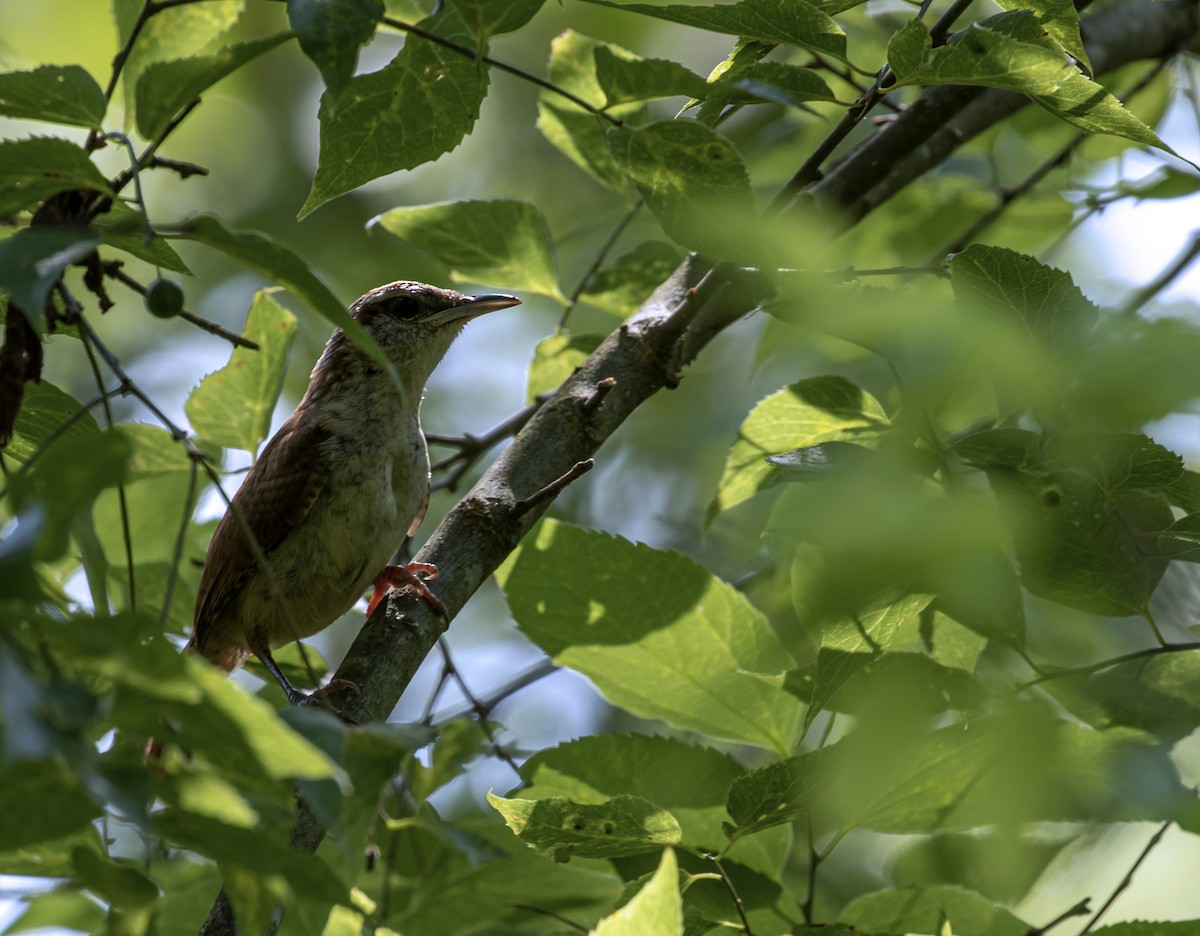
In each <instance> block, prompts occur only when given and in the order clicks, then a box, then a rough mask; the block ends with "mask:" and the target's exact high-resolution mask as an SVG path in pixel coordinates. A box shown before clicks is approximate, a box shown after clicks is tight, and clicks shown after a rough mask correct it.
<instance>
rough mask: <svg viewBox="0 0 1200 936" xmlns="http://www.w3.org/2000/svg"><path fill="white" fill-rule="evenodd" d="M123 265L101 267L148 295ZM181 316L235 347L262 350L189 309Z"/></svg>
mask: <svg viewBox="0 0 1200 936" xmlns="http://www.w3.org/2000/svg"><path fill="white" fill-rule="evenodd" d="M121 266H122V262H121V261H120V260H105V261H103V262H102V263H101V268H102V269H103V270H104V275H105V276H108V277H110V278H112V279H115V280H116V281H117V282H119V283H121V284H123V285H125V286H128V287H129V288H130V289H132V290H133V291H134V292H135V293H137V294H138V295H139V296H144V295H146V287H145V286H143V285H142V284H141V283H139V282H138V281H137V280H135V279H134V278H133V277H132V276H130V275H129V274H128V273H126V272H125V271H124V270H122V269H121ZM179 317H180V318H181V319H183V320H184V321H185V322H188V323H189V324H191V325H195V326H196V327H197V328H199V329H201V330H202V331H206V332H208V333H209V334H210V335H216V336H217V337H218V338H224V339H225V340H226V341H228V342H229V343H230V344H231V345H234V346H235V347H238V348H249V349H250V350H251V351H259V350H261V349H260V348H259V346H258V342H256V341H251V340H250V339H249V338H245V337H243V336H242V335H239V334H236V333H235V332H231V331H229V330H228V329H226V328H222V327H221V326H220V325H218V324H217V323H216V322H210V321H209V320H208V319H204V318H201V317H200V316H198V315H195V314H193V313H191V312H189V311H188V310H187V309H181V310H180V312H179Z"/></svg>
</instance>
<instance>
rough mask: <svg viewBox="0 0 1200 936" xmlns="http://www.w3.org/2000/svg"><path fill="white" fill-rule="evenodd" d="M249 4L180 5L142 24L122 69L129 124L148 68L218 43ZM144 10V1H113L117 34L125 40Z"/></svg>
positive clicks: (230, 0)
mask: <svg viewBox="0 0 1200 936" xmlns="http://www.w3.org/2000/svg"><path fill="white" fill-rule="evenodd" d="M245 7H246V2H245V0H208V2H205V3H186V4H179V5H176V6H173V7H169V8H167V9H163V10H158V11H156V13H155V15H154V16H151V17H149V18H148V19H147V20H146V21H145V22H144V23H143V25H142V28H141V31H140V32H139V33H138V37H137V42H135V43H134V44H133V47H132V49H130V53H129V58H128V59H126V61H125V63H124V67H123V68H122V69H121V78H122V82H123V84H124V86H125V115H126V116H125V120H126V126H127V127H129V126H132V125H133V123H134V117H135V113H136V108H135V103H134V102H135V89H136V88H137V84H138V79H139V78H140V77H141V74H142V72H143V71H145V70H146V67H147V66H148V65H150V64H151V63H153V62H167V61H172V60H175V59H183V58H188V57H189V56H192V55H195V54H196V53H198V52H200V50H201V49H204V48H205V46H207V45H209V43H213V44H215V40H217V39H218V37H220V36H221V35H222V34H223V33H225V32H226V31H227V30H229V29H230V28H232V27H233V25H234V24H235V23H236V22H237V21H238V18H239V17H240V16H241V15H242V11H243V10H244V9H245ZM142 11H143V4H142V2H141V0H113V14H114V18H115V19H116V21H117V34H118V37H119V40H120V42H121V43H124V42H125V41H126V40H127V38H128V36H129V34H130V32H131V31H132V30H133V28H134V24H135V23H137V22H138V19H139V17H140V15H141V13H142Z"/></svg>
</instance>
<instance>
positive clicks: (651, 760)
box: [511, 734, 790, 875]
mask: <svg viewBox="0 0 1200 936" xmlns="http://www.w3.org/2000/svg"><path fill="white" fill-rule="evenodd" d="M744 773H745V770H744V768H742V767H741V766H740V765H739V764H738V763H737V762H736V761H734V760H733V758H731V757H730V756H729V755H728V754H724V753H721V752H720V751H716V750H714V749H713V748H708V747H701V746H699V745H693V744H685V743H683V742H682V741H679V740H677V739H675V738H664V737H652V736H649V735H612V734H602V735H593V736H592V737H585V738H579V739H578V740H576V741H568V742H565V743H563V744H560V745H558V746H557V747H553V748H548V749H546V750H543V751H539V752H538V753H536V754H534V755H533V756H532V757H530V758H529V759H528V760H527V761H525V763H524V764H522V765H521V777H522V778H523V779H524V780H525V781H526V786H523V787H519V788H517V789H515V790H513V791H512V794H511V795H513V796H520V797H521V798H523V799H545V798H547V797H554V796H558V797H565V798H566V799H569V800H572V801H574V802H576V803H602V802H604V801H606V800H608V799H610V798H611V797H613V796H617V795H620V794H622V793H630V794H633V795H635V796H641V797H643V798H645V799H647V800H650V801H651V802H653V803H657V804H658V805H659V806H661V807H662V808H663V809H666V810H668V811H669V812H670V813H671V815H672V816H674V817H675V818H676V819H677V820H678V822H679V826H680V829H681V830H682V839H681V841H682V842H683V844H684V845H685V846H689V847H699V848H704V849H708V850H711V851H714V852H720V851H721V850H722V849H724V848H725V847H726V845H727V844H728V843H727V841H726V839H725V836H724V834H723V832H722V829H721V826H722V823H723V822H724V821H726V819H727V818H728V817H727V814H726V812H725V798H726V796H727V795H728V793H729V786H730V784H732V783H733V782H734V781H735V780H736V779H737V778H738V777H740V776H742V774H744ZM789 840H790V836H789V835H788V834H787V832H786V830H784V829H779V830H775V831H772V832H765V833H763V834H760V835H756V836H753V837H748V838H745V839H742V840H741V841H739V842H737V843H736V844H735V845H734V846H733V847H732V848H731V849H730V851H729V855H728V857H729V858H731V859H732V860H733V861H736V862H738V863H739V864H742V865H745V866H747V867H751V868H754V869H756V870H758V871H760V872H761V873H763V874H767V875H773V874H775V873H776V872H777V870H778V868H779V867H780V864H781V862H782V861H783V860H784V858H785V856H786V853H787V848H788V843H789Z"/></svg>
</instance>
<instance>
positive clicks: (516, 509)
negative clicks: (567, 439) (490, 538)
mask: <svg viewBox="0 0 1200 936" xmlns="http://www.w3.org/2000/svg"><path fill="white" fill-rule="evenodd" d="M595 467H596V459H594V458H585V459H583V460H582V461H577V462H575V464H573V465H572V466H571V467H570V468H568V469H567V470H566V471H564V472H563V473H562V474H561V475H559V476H558V477H557V478H555V479H554V480H553V481H551V482H550V483H549V484H547V485H546V486H545V487H543V488H541V489H539V490H537V491H535V492H534V493H532V494H530V495H529V496H528V497H523V498H521V500H519V501H517V502H516V503H515V504H513V516H514V517H520V516H522V515H523V514H526V513H528V512H529V511H530V510H532V509H533V508H534V507H536V506H537V505H538V504H541V503H543V502H544V501H548V500H550V498H552V497H556V496H557V495H558V493H559V492H560V491H561V490H562V489H563V488H565V487H566V486H567V485H568V484H570V483H571V482H572V481H574V480H575V479H576V478H578V477H580V476H581V475H585V474H587V473H588V472H589V471H591V470H592V469H593V468H595Z"/></svg>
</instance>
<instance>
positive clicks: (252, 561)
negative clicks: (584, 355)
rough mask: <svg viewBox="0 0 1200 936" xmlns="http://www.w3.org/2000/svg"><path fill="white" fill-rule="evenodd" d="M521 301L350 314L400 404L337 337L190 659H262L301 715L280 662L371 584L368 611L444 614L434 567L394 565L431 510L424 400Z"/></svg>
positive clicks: (205, 598) (227, 559) (233, 527)
mask: <svg viewBox="0 0 1200 936" xmlns="http://www.w3.org/2000/svg"><path fill="white" fill-rule="evenodd" d="M520 302H521V300H520V299H517V298H516V297H514V296H505V295H482V296H464V295H462V294H461V293H458V292H455V291H454V290H451V289H439V288H437V287H435V286H428V285H426V284H425V283H411V282H398V283H389V284H388V285H386V286H380V287H379V288H377V289H373V290H371V291H370V292H369V293H367V294H366V295H365V296H363V297H362V298H360V299H358V300H357V301H356V302H355V303H354V304H353V305H351V306H350V314H351V315H353V316H354V318H355V319H357V320H358V322H359V323H360V324H361V325H362V326H363V328H364V329H366V330H367V331H368V332H369V333H370V334H371V336H372V337H373V338H374V339H375V341H376V342H378V344H379V346H380V347H381V348H382V349H383V351H384V353H385V354H386V355H387V357H388V360H390V361H391V362H392V363H393V364H394V365H395V367H396V370H397V371H398V372H399V373H400V378H401V382H402V384H403V386H404V394H403V395H401V394H400V393H399V392H398V391H397V389H396V387H395V385H394V384H393V383H392V381H391V380H390V379H389V377H388V375H387V374H386V373H385V372H384V370H383V369H382V368H381V367H380V366H379V364H378V363H377V362H375V361H374V360H373V359H372V358H370V357H369V356H368V355H367V354H366V352H364V351H363V350H362V349H361V348H359V347H358V345H356V344H354V342H352V341H351V340H349V339H348V338H346V336H345V335H344V334H343V333H342V330H341V329H338V330H337V331H335V332H334V333H333V335H332V336H331V337H330V339H329V342H328V343H327V344H326V345H325V352H324V353H323V354H322V355H321V359H320V360H319V361H317V365H316V367H314V368H313V372H312V376H311V377H310V378H309V384H308V390H307V392H305V394H304V398H303V399H302V400H301V401H300V404H299V405H298V406H297V407H296V410H295V412H293V413H292V415H291V416H289V417H288V420H287V422H285V423H284V424H283V425H282V426H281V427H280V428H279V431H278V432H277V433H275V435H274V436H273V437H272V438H271V440H270V441H269V442H268V443H267V444H266V446H265V447H264V448H263V450H262V454H261V455H259V457H258V461H257V462H255V464H254V467H253V468H251V469H250V472H249V474H247V475H246V478H245V481H244V482H243V483H242V486H241V488H239V489H238V492H237V493H236V494H235V495H234V497H233V500H232V506H231V508H230V510H229V511H227V512H226V514H225V517H224V518H223V519H222V520H221V522H220V524H219V525H218V526H217V530H216V532H215V533H214V534H213V538H212V542H211V544H210V545H209V547H208V556H207V558H206V560H205V563H204V572H203V574H202V575H201V578H200V589H199V592H198V594H197V596H196V614H195V619H194V626H193V630H192V636H191V640H189V641H188V647H189V648H193V649H195V650H196V651H197V652H198V653H200V654H201V655H202V656H204V657H205V658H207V659H208V660H210V661H211V662H213V663H215V664H217V665H218V666H221V667H223V668H224V669H226V670H227V671H232V670H234V669H236V668H237V667H238V666H240V665H241V664H242V663H243V662H245V660H246V658H247V657H248V656H249V655H250V654H251V653H253V654H254V655H255V656H257V657H258V658H259V659H260V660H261V661H262V662H263V664H264V665H265V666H266V667H267V669H268V670H270V671H271V675H272V676H274V677H275V679H276V680H277V681H278V683H279V685H280V686H282V687H283V690H284V692H286V693H287V697H288V701H290V702H291V703H292V704H302V703H304V702H306V701H308V698H309V697H308V696H307V695H306V694H305V693H303V692H301V691H300V690H298V689H296V688H294V687H293V686H292V685H291V683H290V682H288V680H287V677H285V676H284V674H283V673H282V671H280V669H279V666H278V665H277V664H276V663H275V660H274V658H273V657H272V656H271V650H272V649H273V648H275V647H279V646H282V645H283V644H286V643H290V642H291V641H293V640H298V639H300V638H301V637H308V636H310V635H312V634H315V633H317V632H318V631H320V630H322V629H324V628H325V627H328V626H329V625H330V624H331V623H333V621H335V620H336V619H337V618H339V617H340V616H341V615H343V614H345V613H346V612H347V611H348V610H349V609H350V608H351V606H353V604H354V602H355V601H357V600H358V599H359V598H360V597H361V596H362V594H363V593H364V591H365V590H366V587H367V585H369V584H372V583H374V585H375V592H374V594H373V596H372V599H371V605H370V610H374V607H375V605H376V604H377V603H378V602H379V600H380V599H381V598H382V597H383V595H384V594H385V593H386V591H387V589H388V588H389V587H390V586H392V585H409V586H411V587H413V588H415V589H416V590H417V591H418V592H420V593H421V594H423V595H424V596H425V597H426V598H427V599H428V600H429V601H430V602H431V603H432V604H433V606H434V608H435V609H436V610H438V612H439V613H441V614H443V615H444V614H445V611H444V609H442V607H441V603H440V602H439V601H438V600H437V599H436V598H435V597H434V596H433V594H432V593H430V591H429V589H428V588H427V587H426V586H425V584H424V583H423V582H422V581H421V579H420V578H419V577H418V575H417V573H421V574H424V575H425V576H426V577H429V578H432V577H434V576H435V575H436V574H437V570H436V569H435V568H434V567H433V566H430V565H426V564H422V563H412V564H410V565H408V566H388V565H387V563H388V561H389V560H390V558H391V557H392V555H393V554H394V553H395V551H396V549H398V548H399V546H400V544H401V542H403V540H404V537H405V536H406V535H408V536H411V535H412V534H413V533H414V532H415V531H416V529H417V527H418V526H420V524H421V520H422V519H423V518H424V516H425V509H426V507H427V506H428V504H429V451H428V448H427V447H426V443H425V435H424V433H423V432H422V431H421V414H420V406H421V395H422V393H423V392H424V389H425V382H426V381H427V380H428V379H429V375H430V374H431V373H433V369H434V368H435V367H436V366H437V364H438V362H439V361H440V360H441V359H442V356H443V355H444V354H445V353H446V351H447V350H448V349H449V348H450V345H451V343H452V342H453V341H454V339H455V338H456V337H457V336H458V334H459V333H460V332H461V331H462V328H463V325H465V324H466V323H467V322H468V321H469V320H470V319H473V318H475V317H476V316H479V315H483V314H484V313H486V312H492V311H495V310H496V309H505V308H508V307H509V306H515V305H519V304H520ZM239 516H240V518H239ZM246 532H249V534H250V535H251V536H253V537H254V540H255V542H257V544H258V547H259V549H260V550H261V553H262V556H263V557H265V559H266V563H267V565H268V566H269V568H270V572H271V575H270V576H268V575H267V573H266V572H265V571H264V569H263V568H262V565H261V563H260V562H259V561H257V560H256V558H255V555H254V552H255V551H254V550H253V549H252V548H251V546H250V545H249V543H248V542H247V540H246V535H245V533H246ZM381 570H382V571H381ZM272 578H273V579H274V582H275V584H276V586H277V587H278V590H279V592H280V593H282V596H283V598H284V600H285V601H284V602H283V603H281V602H280V601H279V600H278V598H277V597H276V596H275V593H274V591H273V589H272V585H271V579H272Z"/></svg>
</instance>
